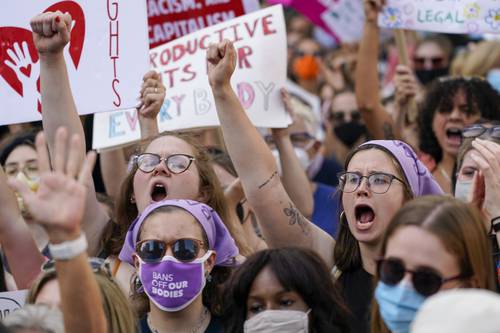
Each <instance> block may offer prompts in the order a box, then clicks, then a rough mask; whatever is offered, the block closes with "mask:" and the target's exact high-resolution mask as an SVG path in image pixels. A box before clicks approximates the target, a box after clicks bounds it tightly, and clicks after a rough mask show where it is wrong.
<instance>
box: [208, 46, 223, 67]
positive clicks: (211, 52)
mask: <svg viewBox="0 0 500 333" xmlns="http://www.w3.org/2000/svg"><path fill="white" fill-rule="evenodd" d="M221 59H222V57H221V56H220V54H219V49H218V46H217V44H210V45H209V46H208V50H207V61H208V62H209V63H211V64H213V65H217V64H218V63H219V61H221Z"/></svg>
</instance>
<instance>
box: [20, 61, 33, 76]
mask: <svg viewBox="0 0 500 333" xmlns="http://www.w3.org/2000/svg"><path fill="white" fill-rule="evenodd" d="M19 70H20V71H21V73H23V74H24V76H26V77H30V75H31V64H28V66H26V67H21V68H19Z"/></svg>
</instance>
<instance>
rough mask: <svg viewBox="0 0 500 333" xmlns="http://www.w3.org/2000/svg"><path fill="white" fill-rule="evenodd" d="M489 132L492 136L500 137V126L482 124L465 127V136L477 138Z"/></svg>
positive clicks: (463, 133) (463, 132)
mask: <svg viewBox="0 0 500 333" xmlns="http://www.w3.org/2000/svg"><path fill="white" fill-rule="evenodd" d="M484 133H488V134H489V135H490V136H491V137H492V138H495V139H500V126H493V127H485V126H483V125H480V124H475V125H471V126H468V127H466V128H464V129H463V131H462V137H463V138H477V137H478V136H481V135H483V134H484Z"/></svg>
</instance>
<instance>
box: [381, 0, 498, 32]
mask: <svg viewBox="0 0 500 333" xmlns="http://www.w3.org/2000/svg"><path fill="white" fill-rule="evenodd" d="M379 25H380V26H381V27H386V28H391V29H410V30H425V31H436V32H446V33H473V34H478V33H500V1H498V0H387V1H386V6H385V7H384V9H383V10H382V13H381V15H379Z"/></svg>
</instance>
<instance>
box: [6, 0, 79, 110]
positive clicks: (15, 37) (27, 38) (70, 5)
mask: <svg viewBox="0 0 500 333" xmlns="http://www.w3.org/2000/svg"><path fill="white" fill-rule="evenodd" d="M57 10H60V11H61V12H63V13H66V12H67V13H69V14H70V15H71V17H72V19H73V20H74V21H75V24H74V26H73V29H72V30H71V39H70V41H69V54H70V56H71V60H72V62H73V65H74V66H75V68H78V65H79V63H80V58H81V56H82V51H83V42H84V40H85V14H84V12H83V10H82V8H81V7H80V5H79V4H78V3H76V2H73V1H60V2H58V3H55V4H53V5H52V6H50V7H49V8H47V9H46V10H44V12H54V11H57ZM0 41H1V42H0V76H1V77H2V78H3V79H4V80H5V81H6V82H7V84H8V85H9V86H10V87H11V88H12V89H14V90H15V91H16V92H17V93H18V94H19V95H20V96H24V95H23V86H22V83H21V81H20V80H19V79H18V78H17V75H16V73H15V72H14V71H13V70H12V69H11V68H10V67H9V66H7V65H5V63H4V62H5V60H12V59H11V58H10V56H9V55H8V54H7V50H8V49H13V44H14V43H18V44H19V45H22V43H23V42H26V43H27V44H28V50H29V53H30V55H31V59H32V60H33V62H34V63H36V62H38V53H37V51H36V48H35V45H34V43H33V35H32V32H31V31H30V30H27V29H24V28H19V27H0ZM20 71H21V72H22V73H23V74H24V75H26V76H28V77H29V76H30V74H31V66H28V67H27V68H26V67H24V68H21V69H20ZM39 81H40V79H38V82H39ZM38 82H37V84H38ZM38 91H40V88H38ZM38 109H39V111H40V108H38Z"/></svg>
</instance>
